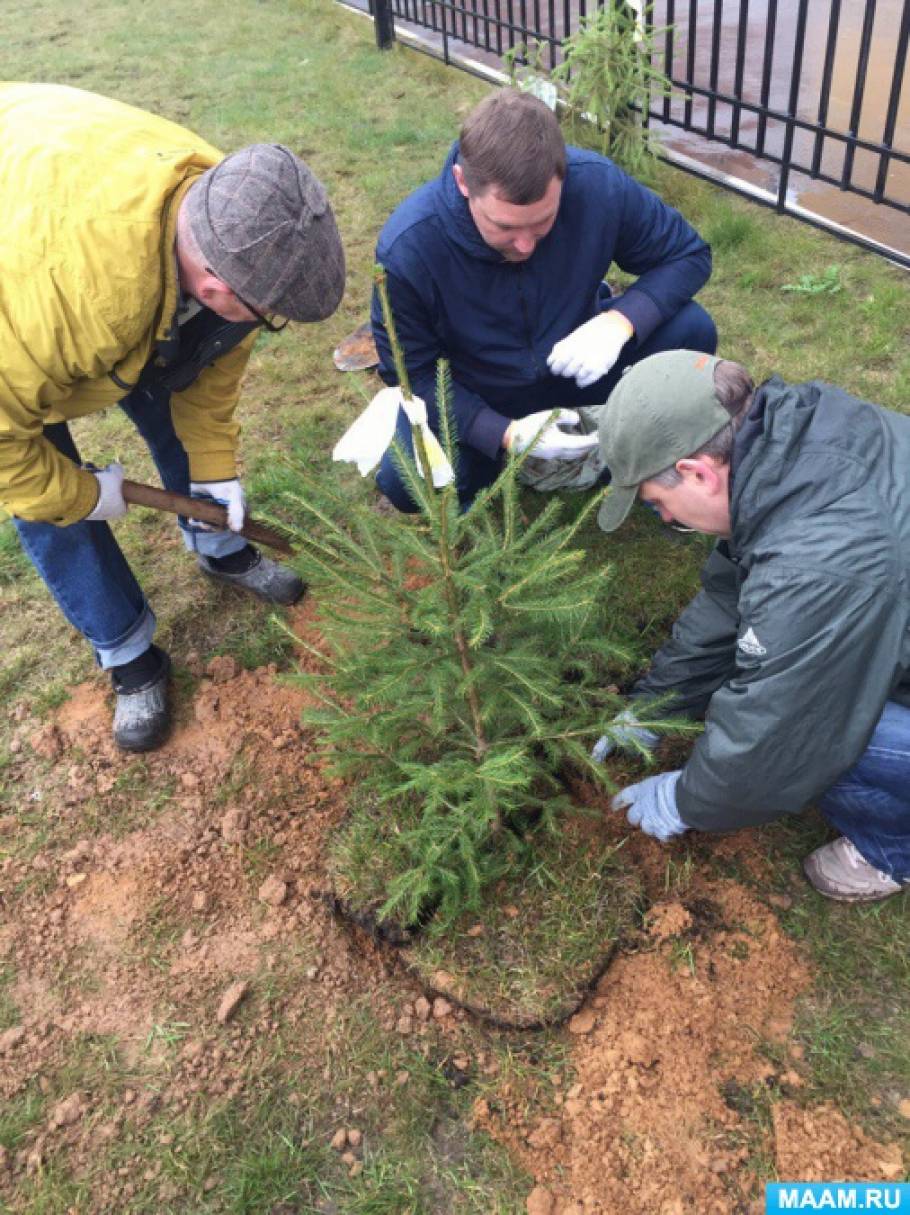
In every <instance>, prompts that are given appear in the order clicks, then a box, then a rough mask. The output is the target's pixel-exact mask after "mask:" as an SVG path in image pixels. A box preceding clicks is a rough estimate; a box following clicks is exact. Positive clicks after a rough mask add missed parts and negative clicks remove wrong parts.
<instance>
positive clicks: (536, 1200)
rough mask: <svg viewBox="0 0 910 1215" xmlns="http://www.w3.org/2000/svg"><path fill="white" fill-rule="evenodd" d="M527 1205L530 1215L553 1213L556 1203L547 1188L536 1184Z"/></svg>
mask: <svg viewBox="0 0 910 1215" xmlns="http://www.w3.org/2000/svg"><path fill="white" fill-rule="evenodd" d="M525 1206H526V1207H527V1210H528V1215H553V1212H554V1211H555V1208H556V1203H555V1202H554V1200H553V1195H552V1194H551V1193H550V1191H549V1190H545V1189H544V1187H543V1186H542V1185H536V1186H535V1187H534V1189H533V1190H532V1191H531V1193H530V1194H529V1195H528V1199H527V1202H526V1203H525Z"/></svg>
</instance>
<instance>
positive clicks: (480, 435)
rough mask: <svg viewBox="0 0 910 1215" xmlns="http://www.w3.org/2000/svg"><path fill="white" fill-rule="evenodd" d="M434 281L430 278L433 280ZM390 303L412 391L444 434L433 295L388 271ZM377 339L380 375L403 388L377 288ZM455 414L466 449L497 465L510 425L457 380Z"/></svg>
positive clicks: (374, 319) (374, 315)
mask: <svg viewBox="0 0 910 1215" xmlns="http://www.w3.org/2000/svg"><path fill="white" fill-rule="evenodd" d="M427 279H428V280H429V276H427ZM386 284H387V286H388V293H389V303H390V305H391V308H392V315H393V316H394V318H395V329H396V331H397V333H398V340H399V342H400V343H401V348H402V351H403V352H404V360H405V366H406V367H407V369H408V375H409V376H410V379H411V389H412V391H413V392H415V393H416V394H417V396H419V397H422V398H423V400H424V401H425V402H426V406H427V411H428V414H429V420H430V425H431V427H432V429H433V430H434V431H436V433H437V434H438V433H439V414H438V410H437V406H436V362H437V360H438V359H440V358H444V357H445V351H444V350H443V349H442V348H441V345H440V342H439V338H438V336H437V330H436V328H435V326H434V313H435V305H434V303H433V300H432V298H431V296H429V293H428V292H422V291H421V290H420V289H419V288H418V286H417V285H416V284H415V283H414V282H413V281H411V277H410V276H407V277H405V276H404V275H402V274H400V273H394V272H391V271H389V270H388V269H387V270H386ZM371 324H372V327H373V338H374V340H375V342H376V349H377V351H378V353H379V374H380V375H381V376H382V378H383V380H384V381H385V382H386V383H387V384H397V383H398V376H397V374H396V371H395V362H394V359H393V358H392V346H391V343H390V341H389V335H388V331H387V330H386V327H385V323H384V321H383V319H382V307H381V305H380V302H379V293H378V291H377V290H376V289H375V288H374V290H373V304H372V310H371ZM451 409H452V414H453V417H454V421H455V428H456V430H457V432H458V438H459V441H460V442H461V443H465V444H466V445H467V446H468V447H473V448H475V449H476V450H477V451H480V452H482V453H483V455H485V456H488V457H489V458H490V459H496V457H497V456H498V454H499V451H500V448H501V447H502V437H503V435H504V434H505V432H506V427H507V426H508V424H509V419H508V418H506V417H504V416H503V415H502V414H500V413H497V412H496V410H494V409H491V408H490V407H489V405H487V403H486V402H485V401H484V399H483V398H482V397H480V396H478V394H477V393H476V392H472V391H471V390H470V389H468V388H466V387H465V386H464V385H463V384H460V383H459V382H458V380H457V379H456V378H455V377H454V376H453V377H452V396H451Z"/></svg>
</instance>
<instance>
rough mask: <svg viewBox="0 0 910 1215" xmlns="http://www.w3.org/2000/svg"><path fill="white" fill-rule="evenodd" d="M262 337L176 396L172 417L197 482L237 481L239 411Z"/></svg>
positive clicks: (249, 340)
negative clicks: (245, 381) (236, 416)
mask: <svg viewBox="0 0 910 1215" xmlns="http://www.w3.org/2000/svg"><path fill="white" fill-rule="evenodd" d="M256 337H257V331H255V330H254V331H253V332H252V333H250V334H248V335H247V336H246V337H245V338H244V339H243V341H242V342H240V343H239V345H237V346H235V347H234V349H233V350H229V351H228V353H227V354H225V355H224V356H223V357H222V358H220V359H217V360H216V361H215V362H214V363H212V364H211V365H210V366H208V367H206V368H205V370H204V371H203V372H202V373H201V375H199V376H197V378H196V379H195V380H194V381H193V383H192V384H190V386H189V387H188V388H185V389H183V391H181V392H175V393H174V394H173V395H172V396H171V417H172V419H173V422H174V430H175V431H176V432H177V437H178V438H179V439H180V442H181V443H182V444H183V446H184V447H185V448H186V452H187V455H188V456H189V460H190V479H191V480H192V481H224V480H228V479H229V478H231V477H234V476H236V475H237V441H238V437H239V435H240V425H239V423H237V422H235V421H234V411H235V409H236V408H237V400H238V398H239V396H240V386H241V384H242V382H243V376H244V373H245V371H246V368H247V363H248V362H249V359H250V353H251V351H252V349H253V345H254V343H255V341H256Z"/></svg>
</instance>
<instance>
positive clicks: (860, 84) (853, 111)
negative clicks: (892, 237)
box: [840, 0, 876, 190]
mask: <svg viewBox="0 0 910 1215" xmlns="http://www.w3.org/2000/svg"><path fill="white" fill-rule="evenodd" d="M875 3H876V0H866V11H865V14H864V15H863V32H862V34H861V35H860V39H859V57H858V59H857V64H856V84H855V85H854V86H853V104H852V105H851V107H850V134H851V135H852V136H853V138H854V139H855V138H856V136H857V135H858V134H859V124H860V119H861V117H862V112H863V97H864V96H865V92H866V73H867V72H868V70H869V50H870V47H871V46H872V24H873V22H874V21H875ZM855 154H856V144H855V143H853V142H850V143H848V144H847V150H846V152H845V153H844V174H843V177H842V178H841V183H840V188H841V189H842V190H846V189H847V187H848V186H849V185H850V179H851V178H852V176H853V157H854V156H855Z"/></svg>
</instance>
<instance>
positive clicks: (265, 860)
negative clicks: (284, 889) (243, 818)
mask: <svg viewBox="0 0 910 1215" xmlns="http://www.w3.org/2000/svg"><path fill="white" fill-rule="evenodd" d="M241 855H242V864H243V872H244V873H245V874H246V877H247V880H248V881H249V882H250V884H251V885H255V884H256V883H258V882H262V881H263V879H264V878H266V877H267V876H268V875H269V874H270V873H271V872H272V870H273V869H274V868H275V865H276V864H277V862H278V861H279V858H280V857H281V855H282V852H281V848H280V847H279V845H278V844H276V843H275V842H274V841H273V840H271V839H269V838H268V836H261V837H260V838H259V839H257V840H253V842H252V843H250V844H244V845H243V848H242V854H241Z"/></svg>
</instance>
